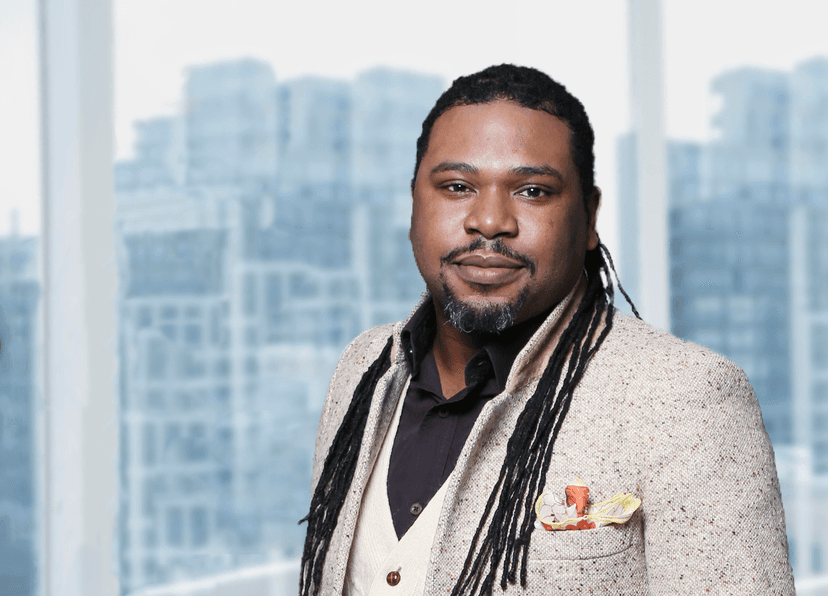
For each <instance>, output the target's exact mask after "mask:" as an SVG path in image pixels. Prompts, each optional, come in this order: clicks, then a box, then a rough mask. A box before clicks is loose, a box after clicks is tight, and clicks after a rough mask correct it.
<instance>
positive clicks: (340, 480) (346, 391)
mask: <svg viewBox="0 0 828 596" xmlns="http://www.w3.org/2000/svg"><path fill="white" fill-rule="evenodd" d="M411 188H412V197H413V211H412V218H411V232H410V238H411V244H412V247H413V250H414V255H415V258H416V261H417V265H418V267H419V270H420V272H421V274H422V276H423V279H424V280H425V282H426V287H427V289H428V293H427V295H426V297H425V298H424V300H423V301H422V302H421V304H420V305H419V306H418V307H417V309H415V311H414V313H413V315H412V316H411V317H410V318H409V320H408V321H406V322H403V323H398V324H396V325H387V326H383V327H378V328H375V329H371V330H369V331H367V332H365V333H363V334H362V335H361V336H360V337H359V338H357V339H356V340H355V341H354V342H353V343H352V344H351V345H350V346H349V347H348V348H347V349H346V351H345V353H344V354H343V356H342V359H341V360H340V363H339V366H338V367H337V370H336V372H335V374H334V377H333V379H332V381H331V387H330V391H329V393H328V397H327V400H326V403H325V407H324V410H323V412H322V419H321V422H320V426H319V434H318V437H317V443H316V456H315V461H314V474H313V482H314V493H313V499H312V503H311V510H310V513H309V514H308V517H307V518H306V520H307V521H308V538H307V541H306V544H305V552H304V556H303V560H302V580H301V581H302V584H301V590H302V593H303V594H325V595H328V594H341V593H346V594H350V595H362V594H386V593H387V594H406V595H409V594H412V595H413V594H416V595H417V596H419V595H421V594H428V595H431V594H441V595H442V594H453V595H459V594H490V593H493V592H494V591H500V590H501V588H504V589H506V591H507V593H526V594H553V593H554V594H564V593H584V594H587V593H589V594H648V593H654V594H655V593H658V594H667V593H669V594H674V593H681V594H691V593H692V594H696V593H708V592H715V593H745V594H778V593H786V594H787V593H790V594H792V593H793V580H792V575H791V570H790V566H789V565H788V559H787V542H786V537H785V524H784V515H783V511H782V503H781V498H780V494H779V486H778V481H777V478H776V470H775V467H774V460H773V452H772V450H771V447H770V443H769V441H768V437H767V434H766V432H765V430H764V427H763V425H762V419H761V414H760V412H759V408H758V405H757V402H756V399H755V397H754V395H753V392H752V390H751V388H750V385H749V384H748V383H747V380H746V379H745V376H744V374H743V373H742V371H741V370H739V369H738V368H737V367H736V366H735V365H733V364H732V363H731V362H729V361H727V360H725V359H724V358H722V357H719V356H717V355H715V354H713V353H712V352H710V351H709V350H706V349H704V348H702V347H700V346H695V345H692V344H687V343H684V342H682V341H681V340H679V339H677V338H675V337H673V336H671V335H669V334H665V333H662V332H660V331H657V330H655V329H653V328H652V327H650V326H648V325H647V324H645V323H643V322H641V321H640V320H638V319H635V318H631V317H626V316H623V315H621V314H619V313H616V312H615V311H614V308H613V306H612V299H613V286H612V281H611V276H610V270H609V267H608V266H607V262H606V261H605V259H604V255H605V254H606V256H607V257H608V253H605V252H602V249H603V247H602V245H601V244H600V242H599V239H598V234H597V232H596V228H595V224H596V216H597V212H598V206H599V202H600V192H599V190H598V188H596V187H595V184H594V157H593V133H592V129H591V127H590V124H589V120H588V119H587V116H586V113H585V112H584V109H583V106H582V105H581V104H580V102H579V101H578V100H577V99H575V98H574V97H573V96H572V95H571V94H569V93H568V92H567V91H566V89H564V88H563V87H562V86H561V85H559V84H558V83H555V82H554V81H552V80H551V79H549V78H548V77H547V76H546V75H544V74H542V73H540V72H538V71H536V70H534V69H529V68H522V67H515V66H511V65H502V66H497V67H491V68H488V69H486V70H484V71H482V72H480V73H477V74H474V75H471V76H469V77H461V78H460V79H458V80H456V81H455V82H454V83H453V85H452V87H451V88H450V89H449V90H448V91H446V93H445V94H443V96H442V97H441V98H440V99H439V100H438V101H437V104H436V105H435V107H434V108H433V110H432V111H431V113H430V114H429V116H428V117H427V118H426V120H425V122H424V123H423V132H422V136H421V137H420V139H419V140H418V142H417V159H416V164H415V170H414V179H413V180H412V185H411ZM610 265H611V262H610ZM576 478H580V479H583V481H584V482H585V483H586V484H587V485H588V488H589V491H590V492H589V498H590V502H591V503H597V502H599V501H602V500H604V499H608V498H610V497H612V496H613V495H615V494H616V493H632V495H634V497H635V498H637V499H640V507H639V508H638V510H637V511H635V512H634V513H633V514H632V516H631V517H630V518H629V519H628V520H627V521H626V522H624V523H612V524H609V525H606V526H603V527H596V528H594V529H581V530H577V531H560V530H548V529H547V527H552V526H551V525H546V526H544V525H543V524H541V523H537V524H536V518H537V515H536V510H535V504H536V502H537V501H538V498H539V497H540V496H541V495H543V494H547V495H552V497H549V498H552V501H554V500H555V498H558V497H560V498H561V499H562V498H563V494H564V489H565V487H567V486H569V485H573V483H575V480H576ZM570 488H571V487H570ZM578 490H585V489H583V488H582V487H581V488H579V489H578ZM544 498H547V497H544ZM585 527H590V526H589V524H587V526H585Z"/></svg>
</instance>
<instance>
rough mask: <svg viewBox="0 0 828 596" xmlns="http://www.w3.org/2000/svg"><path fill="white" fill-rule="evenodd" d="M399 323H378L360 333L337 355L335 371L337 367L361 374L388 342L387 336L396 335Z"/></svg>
mask: <svg viewBox="0 0 828 596" xmlns="http://www.w3.org/2000/svg"><path fill="white" fill-rule="evenodd" d="M400 326H401V324H400V323H389V324H387V325H379V326H377V327H371V328H370V329H368V330H366V331H363V332H362V333H360V334H359V335H358V336H357V337H356V338H355V339H354V340H353V341H352V342H351V343H350V344H348V347H346V348H345V350H344V351H343V352H342V356H340V357H339V363H338V364H337V372H339V369H347V370H353V371H355V372H359V374H362V373H363V372H365V371H366V370H368V367H370V366H371V363H373V362H374V360H376V358H377V357H378V356H379V355H380V353H381V352H382V350H383V348H385V344H386V343H388V338H389V337H391V336H392V335H394V336H398V335H399V332H398V327H400Z"/></svg>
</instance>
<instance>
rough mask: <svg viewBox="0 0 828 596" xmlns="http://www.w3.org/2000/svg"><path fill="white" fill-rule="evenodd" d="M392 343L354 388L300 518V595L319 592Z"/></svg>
mask: <svg viewBox="0 0 828 596" xmlns="http://www.w3.org/2000/svg"><path fill="white" fill-rule="evenodd" d="M392 344H393V337H389V338H388V342H387V343H386V344H385V348H384V349H383V350H382V353H381V354H380V355H379V357H378V358H377V359H376V360H375V361H374V363H373V364H371V366H370V367H368V370H367V371H366V372H365V374H364V375H362V379H360V381H359V384H358V385H357V387H356V389H355V390H354V398H353V399H352V400H351V403H350V405H349V406H348V411H347V412H346V413H345V418H343V420H342V424H341V425H340V426H339V430H337V431H336V436H335V437H334V440H333V443H331V448H330V450H329V451H328V456H327V457H326V458H325V465H324V466H323V467H322V475H321V476H320V477H319V482H317V483H316V489H315V490H314V491H313V497H312V498H311V505H310V511H309V512H308V514H307V515H306V516H305V517H303V518H302V519H301V520H300V521H299V523H300V524H301V523H302V522H305V521H306V522H308V533H307V536H306V538H305V549H304V551H303V552H302V571H301V576H300V578H299V593H300V594H301V595H302V596H307V595H308V594H314V595H315V594H318V593H319V583H320V581H321V579H322V566H323V565H324V564H325V556H326V555H327V554H328V546H329V544H330V542H329V541H330V538H331V534H332V533H333V529H334V528H335V527H336V520H337V518H338V517H339V511H340V510H341V509H342V504H343V503H344V502H345V497H346V496H347V494H348V489H349V488H351V479H352V478H353V477H354V471H355V470H356V465H357V459H358V457H359V449H360V447H361V446H362V435H363V434H364V433H365V423H366V422H367V420H368V410H369V409H370V407H371V398H373V397H374V390H375V389H376V388H377V382H378V381H379V380H380V377H382V375H384V374H385V373H386V371H388V369H389V368H390V367H391V346H392Z"/></svg>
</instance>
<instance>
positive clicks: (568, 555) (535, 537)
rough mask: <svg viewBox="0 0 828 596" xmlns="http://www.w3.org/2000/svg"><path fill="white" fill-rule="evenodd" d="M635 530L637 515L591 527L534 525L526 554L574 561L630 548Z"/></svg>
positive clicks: (636, 527) (534, 557)
mask: <svg viewBox="0 0 828 596" xmlns="http://www.w3.org/2000/svg"><path fill="white" fill-rule="evenodd" d="M639 531H640V521H639V519H638V516H637V515H634V516H633V517H632V519H630V520H629V521H628V522H627V523H625V524H610V525H609V526H603V527H601V528H594V529H592V530H558V531H547V530H539V529H536V530H535V531H534V532H533V533H532V542H531V543H530V545H529V553H528V555H529V557H528V558H529V560H534V561H549V560H556V559H565V560H572V561H577V560H583V559H597V558H601V557H609V556H612V555H616V554H618V553H621V552H624V551H625V550H627V549H628V548H630V547H631V546H632V544H633V538H634V537H635V536H636V533H637V532H639Z"/></svg>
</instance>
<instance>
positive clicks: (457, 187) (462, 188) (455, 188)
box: [443, 182, 471, 193]
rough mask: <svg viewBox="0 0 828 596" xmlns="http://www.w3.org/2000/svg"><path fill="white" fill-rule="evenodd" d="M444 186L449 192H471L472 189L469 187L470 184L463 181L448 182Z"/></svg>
mask: <svg viewBox="0 0 828 596" xmlns="http://www.w3.org/2000/svg"><path fill="white" fill-rule="evenodd" d="M443 188H445V189H446V190H447V191H449V192H457V193H461V192H470V191H471V188H469V187H468V186H466V185H465V184H463V183H461V182H451V183H449V184H446V185H445V186H444V187H443Z"/></svg>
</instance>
